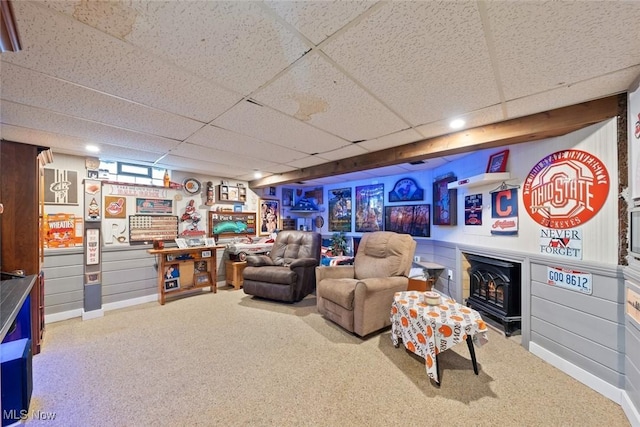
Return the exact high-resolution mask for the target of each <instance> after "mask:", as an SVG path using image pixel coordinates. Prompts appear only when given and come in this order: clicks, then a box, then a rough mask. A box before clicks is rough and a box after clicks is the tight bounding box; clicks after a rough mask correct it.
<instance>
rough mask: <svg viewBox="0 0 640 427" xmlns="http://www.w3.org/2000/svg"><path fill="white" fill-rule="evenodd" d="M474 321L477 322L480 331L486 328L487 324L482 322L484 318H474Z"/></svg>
mask: <svg viewBox="0 0 640 427" xmlns="http://www.w3.org/2000/svg"><path fill="white" fill-rule="evenodd" d="M476 322H478V329H480V330H481V331H482V330H484V329H487V324H486V323H484V320H482V319H478V320H476Z"/></svg>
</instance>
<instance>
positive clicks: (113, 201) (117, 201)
mask: <svg viewBox="0 0 640 427" xmlns="http://www.w3.org/2000/svg"><path fill="white" fill-rule="evenodd" d="M104 217H105V218H126V217H127V201H126V199H125V198H124V197H112V196H106V197H105V198H104Z"/></svg>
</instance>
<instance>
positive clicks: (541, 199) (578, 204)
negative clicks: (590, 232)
mask: <svg viewBox="0 0 640 427" xmlns="http://www.w3.org/2000/svg"><path fill="white" fill-rule="evenodd" d="M609 182H610V181H609V172H607V168H606V167H605V165H604V163H602V161H601V160H600V159H599V158H597V157H596V156H594V155H592V154H590V153H587V152H586V151H581V150H562V151H556V152H555V153H553V154H549V155H548V156H547V157H545V158H543V159H541V160H540V161H538V162H536V164H535V165H534V167H533V169H531V171H530V172H529V174H528V175H527V177H526V179H525V181H524V189H523V192H522V201H523V203H524V207H525V209H526V211H527V213H528V214H529V216H530V217H531V218H533V220H534V221H535V222H537V223H538V224H540V225H542V226H544V227H548V228H556V229H565V228H573V227H577V226H580V225H582V224H584V223H585V222H587V221H589V220H590V219H591V218H593V217H594V216H596V214H597V213H598V212H599V211H600V209H601V208H602V206H603V205H604V203H605V202H606V200H607V196H608V194H609Z"/></svg>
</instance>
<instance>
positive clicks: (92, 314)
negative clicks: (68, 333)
mask: <svg viewBox="0 0 640 427" xmlns="http://www.w3.org/2000/svg"><path fill="white" fill-rule="evenodd" d="M98 317H104V310H103V309H99V310H91V311H84V309H83V310H82V320H91V319H97V318H98Z"/></svg>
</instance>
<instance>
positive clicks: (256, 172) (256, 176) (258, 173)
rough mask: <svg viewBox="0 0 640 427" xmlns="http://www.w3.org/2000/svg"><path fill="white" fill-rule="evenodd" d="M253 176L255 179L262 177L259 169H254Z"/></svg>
mask: <svg viewBox="0 0 640 427" xmlns="http://www.w3.org/2000/svg"><path fill="white" fill-rule="evenodd" d="M253 177H254V178H255V179H259V178H262V173H261V172H260V171H255V172H254V173H253Z"/></svg>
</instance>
